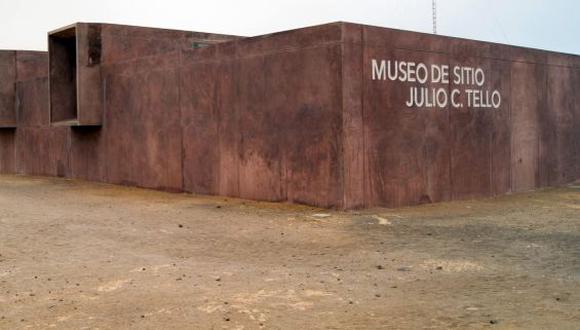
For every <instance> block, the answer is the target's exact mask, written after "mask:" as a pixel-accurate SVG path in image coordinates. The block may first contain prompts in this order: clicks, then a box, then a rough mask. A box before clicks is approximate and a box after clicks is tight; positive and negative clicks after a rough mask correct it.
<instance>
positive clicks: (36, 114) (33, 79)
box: [0, 51, 68, 176]
mask: <svg viewBox="0 0 580 330" xmlns="http://www.w3.org/2000/svg"><path fill="white" fill-rule="evenodd" d="M11 53H12V54H13V57H12V58H10V59H3V61H12V62H13V63H14V68H15V72H14V75H13V76H12V77H11V78H12V79H11V80H8V79H5V78H6V77H3V78H4V79H2V84H6V85H12V88H13V90H14V93H13V95H12V97H13V101H12V102H11V103H10V104H8V105H6V103H4V105H3V108H2V109H1V110H0V111H1V112H3V113H9V112H13V113H14V114H15V116H14V124H13V126H14V128H9V129H6V128H4V129H0V171H2V173H18V174H26V175H48V176H65V175H66V171H67V167H68V134H67V130H66V129H54V128H51V127H50V125H49V121H48V107H47V106H48V81H47V74H48V71H47V61H48V56H47V53H45V52H31V51H13V52H11Z"/></svg>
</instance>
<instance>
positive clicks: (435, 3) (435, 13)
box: [432, 0, 437, 34]
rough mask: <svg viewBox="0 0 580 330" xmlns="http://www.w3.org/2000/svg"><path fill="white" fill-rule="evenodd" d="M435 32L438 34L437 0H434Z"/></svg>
mask: <svg viewBox="0 0 580 330" xmlns="http://www.w3.org/2000/svg"><path fill="white" fill-rule="evenodd" d="M432 3H433V34H437V0H433V1H432Z"/></svg>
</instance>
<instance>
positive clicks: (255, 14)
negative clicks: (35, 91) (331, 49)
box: [0, 0, 580, 54]
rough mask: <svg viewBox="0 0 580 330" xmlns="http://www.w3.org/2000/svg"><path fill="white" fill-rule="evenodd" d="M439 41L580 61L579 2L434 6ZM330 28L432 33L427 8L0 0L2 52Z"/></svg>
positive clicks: (310, 2) (320, 2) (364, 3)
mask: <svg viewBox="0 0 580 330" xmlns="http://www.w3.org/2000/svg"><path fill="white" fill-rule="evenodd" d="M437 5H438V22H439V24H438V32H439V34H443V35H449V36H458V37H465V38H470V39H478V40H486V41H494V42H500V43H508V44H514V45H521V46H527V47H534V48H541V49H549V50H555V51H561V52H566V53H573V54H580V1H577V0H438V1H437ZM333 21H348V22H355V23H364V24H371V25H378V26H384V27H392V28H399V29H405V30H412V31H420V32H431V30H432V23H431V0H399V1H397V0H352V1H346V0H237V1H236V0H203V1H197V0H190V1H186V0H99V1H85V0H0V49H37V50H45V49H46V32H48V31H49V30H53V29H56V28H59V27H61V26H65V25H69V24H71V23H74V22H104V23H119V24H129V25H140V26H150V27H163V28H173V29H180V30H188V31H203V32H216V33H227V34H236V35H244V36H254V35H260V34H265V33H271V32H277V31H283V30H288V29H293V28H299V27H304V26H309V25H317V24H321V23H328V22H333Z"/></svg>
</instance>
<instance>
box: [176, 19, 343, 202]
mask: <svg viewBox="0 0 580 330" xmlns="http://www.w3.org/2000/svg"><path fill="white" fill-rule="evenodd" d="M340 67H341V27H340V25H338V24H335V25H326V26H321V27H315V28H310V29H304V30H298V31H290V32H286V33H280V34H275V35H271V36H265V37H258V38H250V39H243V40H239V41H236V42H233V43H226V44H222V45H218V46H215V47H212V48H207V49H204V50H197V51H189V52H184V54H183V60H182V66H181V68H180V70H179V71H180V73H181V85H180V94H181V108H182V123H183V152H184V159H183V164H184V168H183V170H184V189H185V190H186V191H191V192H196V193H208V194H219V195H228V196H239V197H243V198H251V199H259V200H270V201H290V202H298V203H306V204H314V205H321V206H327V207H333V206H340V203H341V199H342V197H341V195H342V187H341V184H340V182H341V166H342V159H341V146H340V143H341V113H340V109H341V89H342V86H341V79H340Z"/></svg>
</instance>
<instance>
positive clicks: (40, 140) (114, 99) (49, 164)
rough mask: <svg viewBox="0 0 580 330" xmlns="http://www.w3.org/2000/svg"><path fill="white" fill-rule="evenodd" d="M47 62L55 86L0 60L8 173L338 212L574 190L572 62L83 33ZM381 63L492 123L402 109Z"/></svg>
mask: <svg viewBox="0 0 580 330" xmlns="http://www.w3.org/2000/svg"><path fill="white" fill-rule="evenodd" d="M49 45H50V70H49V63H48V62H49V61H48V59H47V56H46V54H45V53H37V52H15V51H2V52H0V71H1V72H2V79H1V80H0V106H1V107H0V126H2V127H3V128H0V172H2V173H18V174H25V175H48V176H64V177H70V178H81V179H86V180H92V181H100V182H108V183H114V184H124V185H131V186H140V187H147V188H153V189H161V190H167V191H186V192H192V193H199V194H212V195H222V196H234V197H242V198H248V199H256V200H267V201H281V202H285V201H287V202H291V203H304V204H310V205H316V206H322V207H332V208H343V209H353V208H361V207H373V206H387V207H398V206H404V205H413V204H419V203H431V202H439V201H446V200H454V199H464V198H477V197H490V196H496V195H501V194H506V193H510V192H517V191H525V190H529V189H534V188H538V187H545V186H557V185H561V184H566V183H569V182H573V181H575V180H578V179H580V106H579V103H580V102H579V100H578V95H580V58H579V57H578V56H573V55H564V54H557V53H552V52H545V51H540V50H533V49H524V48H519V47H511V46H506V45H499V44H491V43H484V42H477V41H472V40H465V39H457V38H449V37H441V36H434V35H429V34H421V33H414V32H406V31H398V30H391V29H384V28H378V27H371V26H362V25H356V24H349V23H333V24H326V25H321V26H315V27H309V28H304V29H298V30H293V31H286V32H281V33H275V34H271V35H264V36H259V37H253V38H239V37H234V36H223V35H215V34H207V33H197V32H184V31H171V30H160V29H149V28H138V27H126V26H118V25H108V24H93V23H88V24H87V23H78V24H75V25H72V26H69V27H66V28H63V29H60V30H57V31H54V32H52V33H51V34H49ZM381 59H385V60H405V61H409V62H413V63H424V64H425V65H426V66H431V65H447V66H449V67H450V68H453V67H474V68H481V70H483V72H485V84H484V86H482V87H481V88H485V89H489V90H497V91H499V92H501V105H500V106H498V107H497V108H494V109H489V108H488V109H481V108H467V107H456V106H452V105H451V104H447V105H446V106H445V107H442V108H429V107H426V106H415V107H409V106H406V101H407V100H408V98H409V90H410V88H412V87H413V86H415V85H416V84H413V83H411V82H408V81H406V82H405V81H396V80H390V79H385V80H375V79H373V78H372V77H373V67H372V61H373V60H381ZM49 72H50V74H48V73H49ZM423 87H426V88H427V89H429V90H431V89H432V88H435V89H443V90H444V91H445V92H446V93H447V94H450V93H452V92H453V90H455V89H462V88H465V85H462V84H461V83H457V82H455V81H453V79H451V80H450V81H449V82H446V83H441V82H431V81H428V82H426V83H425V84H424V86H423ZM456 101H457V102H459V103H461V104H464V103H467V102H468V100H467V99H466V96H465V95H464V94H461V95H459V96H458V98H457V99H456ZM51 124H52V125H51Z"/></svg>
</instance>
